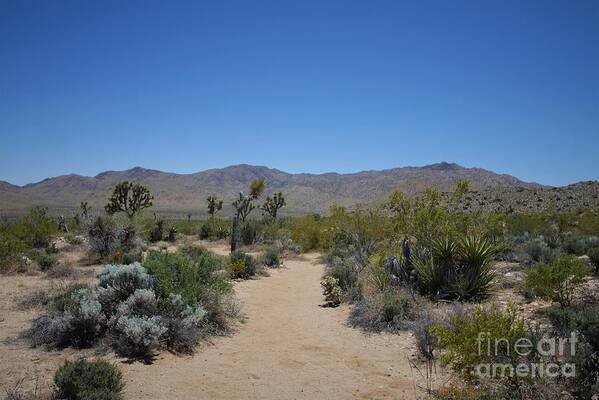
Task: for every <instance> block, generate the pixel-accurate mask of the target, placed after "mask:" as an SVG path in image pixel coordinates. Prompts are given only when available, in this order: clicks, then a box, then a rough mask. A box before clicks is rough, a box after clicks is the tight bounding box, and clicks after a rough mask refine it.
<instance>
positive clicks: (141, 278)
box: [98, 263, 155, 315]
mask: <svg viewBox="0 0 599 400" xmlns="http://www.w3.org/2000/svg"><path fill="white" fill-rule="evenodd" d="M98 279H99V282H98V298H99V301H100V303H101V304H102V307H103V309H104V311H105V313H106V314H107V315H112V314H114V312H115V310H116V308H117V307H118V305H119V304H120V303H121V302H123V301H125V300H127V299H128V298H129V296H131V295H132V294H133V293H135V291H136V290H138V289H153V288H154V283H155V282H154V278H153V277H152V276H150V275H149V274H148V273H147V271H146V269H145V268H144V267H142V266H141V265H140V264H139V263H134V264H131V265H107V266H106V267H105V268H104V270H102V272H100V273H99V274H98Z"/></svg>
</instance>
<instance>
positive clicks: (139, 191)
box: [104, 181, 154, 218]
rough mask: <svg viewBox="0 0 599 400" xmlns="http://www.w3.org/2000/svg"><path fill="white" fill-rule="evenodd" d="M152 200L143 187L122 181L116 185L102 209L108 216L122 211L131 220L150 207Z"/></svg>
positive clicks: (146, 189) (148, 192)
mask: <svg viewBox="0 0 599 400" xmlns="http://www.w3.org/2000/svg"><path fill="white" fill-rule="evenodd" d="M153 199H154V197H153V196H152V194H151V193H150V191H149V190H148V188H146V187H145V186H142V185H140V184H139V183H136V184H133V183H132V182H127V181H124V182H121V183H119V184H118V185H116V187H115V188H114V192H113V193H112V197H111V198H110V200H108V204H107V205H106V206H105V207H104V209H105V210H106V212H107V213H108V214H114V213H117V212H119V211H122V212H124V213H126V214H127V216H128V217H129V218H132V217H133V216H134V215H135V214H137V213H138V212H139V211H141V210H143V209H144V208H148V207H151V206H152V200H153Z"/></svg>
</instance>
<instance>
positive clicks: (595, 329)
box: [546, 305, 599, 351]
mask: <svg viewBox="0 0 599 400" xmlns="http://www.w3.org/2000/svg"><path fill="white" fill-rule="evenodd" d="M546 315H547V318H549V320H550V321H551V324H552V325H553V328H554V330H555V333H556V334H557V335H559V336H562V337H568V336H570V333H571V332H574V331H577V332H579V333H580V334H581V335H582V336H583V338H584V340H585V341H586V342H587V343H589V344H590V345H591V346H592V348H593V349H594V350H595V351H599V308H598V307H597V306H592V305H583V306H580V307H574V308H572V307H568V308H562V307H553V308H550V309H549V310H547V312H546Z"/></svg>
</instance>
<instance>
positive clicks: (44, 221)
mask: <svg viewBox="0 0 599 400" xmlns="http://www.w3.org/2000/svg"><path fill="white" fill-rule="evenodd" d="M47 213H48V210H47V209H46V208H42V207H35V208H33V209H31V210H30V211H29V213H28V214H27V215H26V216H25V217H24V218H23V219H21V220H20V221H19V222H17V223H15V224H14V225H12V226H11V227H10V232H11V233H12V234H13V235H14V236H16V237H17V238H18V239H20V240H21V241H23V242H25V243H26V244H27V245H29V246H31V247H35V248H40V249H41V248H46V247H48V246H49V244H50V240H51V239H52V237H53V236H54V235H56V234H58V224H57V223H56V221H54V220H53V219H52V218H50V217H49V216H48V215H47Z"/></svg>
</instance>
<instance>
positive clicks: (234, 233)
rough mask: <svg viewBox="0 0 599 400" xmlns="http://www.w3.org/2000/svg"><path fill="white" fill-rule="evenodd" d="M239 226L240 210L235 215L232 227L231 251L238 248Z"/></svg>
mask: <svg viewBox="0 0 599 400" xmlns="http://www.w3.org/2000/svg"><path fill="white" fill-rule="evenodd" d="M238 226H239V212H235V215H234V216H233V227H232V229H231V253H233V252H234V251H235V250H237V228H238Z"/></svg>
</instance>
